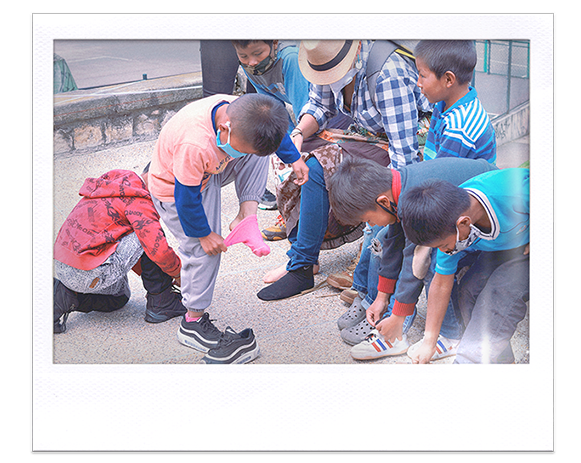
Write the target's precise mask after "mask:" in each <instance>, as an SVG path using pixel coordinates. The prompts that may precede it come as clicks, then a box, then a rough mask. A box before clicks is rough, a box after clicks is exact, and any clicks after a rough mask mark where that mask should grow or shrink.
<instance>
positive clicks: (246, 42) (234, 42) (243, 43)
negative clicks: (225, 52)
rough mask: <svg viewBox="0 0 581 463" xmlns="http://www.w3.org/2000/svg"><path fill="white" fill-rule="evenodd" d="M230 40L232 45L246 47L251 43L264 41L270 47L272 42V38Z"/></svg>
mask: <svg viewBox="0 0 581 463" xmlns="http://www.w3.org/2000/svg"><path fill="white" fill-rule="evenodd" d="M231 42H232V45H234V46H235V47H239V48H246V47H247V46H248V45H250V44H251V43H256V42H264V43H265V44H267V45H268V46H269V47H271V48H272V42H274V40H232V41H231Z"/></svg>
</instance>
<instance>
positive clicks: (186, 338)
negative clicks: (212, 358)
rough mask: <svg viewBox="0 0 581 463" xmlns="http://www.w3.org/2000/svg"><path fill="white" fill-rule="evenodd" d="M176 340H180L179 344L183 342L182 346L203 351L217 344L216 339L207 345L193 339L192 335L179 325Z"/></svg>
mask: <svg viewBox="0 0 581 463" xmlns="http://www.w3.org/2000/svg"><path fill="white" fill-rule="evenodd" d="M178 341H179V342H180V344H183V345H184V346H187V347H191V348H192V349H195V350H198V351H200V352H204V353H207V352H208V351H209V350H210V349H211V348H212V347H216V346H217V345H218V341H216V342H215V343H208V344H209V345H207V346H206V345H204V344H202V343H201V342H200V341H198V340H196V339H194V338H193V337H192V336H190V335H188V334H187V333H185V332H184V331H183V328H182V327H181V326H180V328H179V330H178Z"/></svg>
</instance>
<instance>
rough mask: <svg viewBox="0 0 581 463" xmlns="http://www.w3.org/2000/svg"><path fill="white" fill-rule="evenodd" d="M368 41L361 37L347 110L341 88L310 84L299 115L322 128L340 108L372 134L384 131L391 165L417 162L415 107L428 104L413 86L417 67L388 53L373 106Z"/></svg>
mask: <svg viewBox="0 0 581 463" xmlns="http://www.w3.org/2000/svg"><path fill="white" fill-rule="evenodd" d="M371 45H372V42H371V41H368V40H363V41H361V61H362V66H361V69H360V70H359V72H358V73H357V75H356V76H355V93H354V95H353V101H352V102H351V112H350V113H348V112H347V111H346V110H345V107H344V102H343V93H342V92H339V93H338V94H334V93H333V91H332V90H331V87H330V86H329V85H315V84H311V85H310V88H309V101H308V102H307V104H306V105H305V106H304V107H303V109H302V111H301V114H300V116H302V115H303V114H310V115H312V116H313V117H314V118H315V119H316V120H317V123H318V124H319V129H320V130H323V129H324V128H325V127H326V125H327V121H328V120H329V119H330V118H332V117H333V116H335V115H336V114H337V112H338V111H341V112H342V113H343V114H346V115H348V116H351V117H352V118H353V120H354V121H355V123H356V124H357V125H358V126H360V127H363V128H364V129H367V130H368V131H370V132H372V133H373V134H375V135H378V134H381V133H385V135H386V136H387V139H388V140H389V156H390V159H391V167H392V168H394V169H398V168H401V167H403V166H405V165H407V164H413V163H415V162H418V160H419V158H418V154H417V153H418V139H417V131H418V109H419V110H421V111H424V112H427V111H431V108H432V106H431V105H430V103H429V101H428V100H427V98H426V97H425V96H423V95H422V94H421V91H420V89H419V87H418V86H417V81H418V71H417V70H416V68H415V66H412V65H410V64H409V62H407V61H406V60H405V59H404V58H402V57H401V56H400V55H398V54H397V53H392V55H391V56H390V57H389V59H388V60H387V61H386V62H385V64H384V65H383V68H382V69H381V71H380V73H379V75H378V77H377V83H376V88H375V91H376V99H375V101H376V102H377V107H376V106H374V104H373V101H372V100H371V95H370V94H369V88H368V86H367V78H366V76H367V75H366V66H367V59H368V56H369V51H370V49H371ZM300 116H299V118H300Z"/></svg>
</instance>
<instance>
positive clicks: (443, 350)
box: [408, 334, 460, 360]
mask: <svg viewBox="0 0 581 463" xmlns="http://www.w3.org/2000/svg"><path fill="white" fill-rule="evenodd" d="M422 342H424V339H423V338H422V340H421V341H418V342H416V343H415V344H414V345H413V346H411V347H410V348H409V350H408V356H409V357H410V358H413V355H414V352H415V351H416V350H417V349H418V348H419V347H420V346H421V345H422ZM459 344H460V340H459V339H448V338H445V337H444V336H442V335H441V334H440V335H438V341H437V342H436V352H434V355H432V360H440V359H443V358H446V357H451V356H452V355H456V353H457V352H458V345H459Z"/></svg>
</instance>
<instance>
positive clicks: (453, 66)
mask: <svg viewBox="0 0 581 463" xmlns="http://www.w3.org/2000/svg"><path fill="white" fill-rule="evenodd" d="M414 55H415V56H416V58H420V59H421V60H422V61H424V62H425V63H426V65H427V66H428V68H429V69H430V71H432V72H433V73H434V74H435V75H436V77H437V78H438V79H439V78H440V77H442V76H443V75H444V74H445V73H446V72H447V71H451V72H453V73H454V75H455V76H456V80H457V81H458V83H460V84H465V83H467V82H470V81H471V80H472V74H473V72H474V68H475V67H476V62H477V61H478V56H477V55H476V45H475V44H474V41H473V40H421V41H420V42H419V43H418V44H417V46H416V48H415V49H414Z"/></svg>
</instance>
